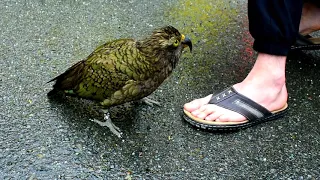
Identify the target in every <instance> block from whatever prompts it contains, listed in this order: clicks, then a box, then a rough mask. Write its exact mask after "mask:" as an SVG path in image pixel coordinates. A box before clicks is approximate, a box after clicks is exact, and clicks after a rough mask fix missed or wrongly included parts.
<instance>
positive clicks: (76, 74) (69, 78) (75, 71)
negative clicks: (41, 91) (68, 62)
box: [48, 60, 85, 93]
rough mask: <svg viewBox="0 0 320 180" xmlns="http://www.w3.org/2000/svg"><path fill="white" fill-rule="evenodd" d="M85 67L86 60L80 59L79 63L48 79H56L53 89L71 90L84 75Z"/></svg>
mask: <svg viewBox="0 0 320 180" xmlns="http://www.w3.org/2000/svg"><path fill="white" fill-rule="evenodd" d="M84 67H85V61H84V60H82V61H79V62H78V63H76V64H74V65H73V66H71V67H70V68H69V69H67V70H66V72H64V73H62V74H60V75H59V76H57V77H55V78H53V79H52V80H50V81H48V83H49V82H52V81H56V83H55V84H54V85H53V90H52V91H54V90H55V91H57V90H60V91H61V90H69V89H73V88H75V87H76V86H77V85H78V83H79V80H80V79H81V77H82V72H83V70H84ZM50 92H51V91H50ZM50 92H49V93H50Z"/></svg>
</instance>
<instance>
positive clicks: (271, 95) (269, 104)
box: [184, 53, 288, 122]
mask: <svg viewBox="0 0 320 180" xmlns="http://www.w3.org/2000/svg"><path fill="white" fill-rule="evenodd" d="M285 61H286V57H284V56H272V55H267V54H262V53H259V55H258V58H257V61H256V63H255V65H254V67H253V69H252V70H251V72H250V73H249V74H248V76H247V78H246V79H245V80H244V81H242V82H241V83H238V84H235V85H234V86H233V87H234V89H235V90H236V91H238V92H239V93H240V94H242V95H244V96H246V97H247V98H249V99H251V100H253V101H255V102H256V103H258V104H260V105H262V106H263V107H265V108H266V109H267V110H269V111H271V112H272V111H275V110H279V109H281V108H283V107H284V106H285V105H286V102H287V96H288V94H287V89H286V86H285V71H284V70H285ZM211 97H212V95H209V96H206V97H204V98H201V99H196V100H194V101H191V102H189V103H186V104H185V105H184V109H185V110H186V111H188V112H190V113H191V114H192V116H194V117H197V118H199V119H203V120H207V121H219V122H242V121H245V120H246V118H245V117H244V116H242V115H240V114H238V113H236V112H234V111H230V110H227V109H225V108H222V107H219V106H217V105H213V104H208V102H209V101H210V99H211Z"/></svg>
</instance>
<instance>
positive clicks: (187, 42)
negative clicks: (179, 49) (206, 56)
mask: <svg viewBox="0 0 320 180" xmlns="http://www.w3.org/2000/svg"><path fill="white" fill-rule="evenodd" d="M181 43H182V44H183V47H184V48H185V47H189V49H190V52H192V42H191V39H190V38H188V37H186V36H184V35H183V34H182V35H181Z"/></svg>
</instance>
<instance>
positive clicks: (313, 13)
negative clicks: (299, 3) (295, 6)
mask: <svg viewBox="0 0 320 180" xmlns="http://www.w3.org/2000/svg"><path fill="white" fill-rule="evenodd" d="M318 30H320V8H319V7H317V6H316V5H314V4H312V3H304V5H303V9H302V16H301V21H300V26H299V32H300V34H302V35H307V34H310V33H312V32H314V31H318Z"/></svg>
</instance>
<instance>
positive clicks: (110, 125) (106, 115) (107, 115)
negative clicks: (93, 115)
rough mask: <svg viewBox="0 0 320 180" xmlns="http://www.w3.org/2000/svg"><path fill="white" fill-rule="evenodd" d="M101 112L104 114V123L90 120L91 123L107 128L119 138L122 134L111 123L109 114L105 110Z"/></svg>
mask: <svg viewBox="0 0 320 180" xmlns="http://www.w3.org/2000/svg"><path fill="white" fill-rule="evenodd" d="M102 111H103V112H104V120H105V121H104V122H102V121H99V120H97V119H92V120H91V121H93V122H95V123H98V124H99V125H100V126H107V127H108V128H109V129H110V131H111V132H112V133H113V134H115V135H116V136H118V137H119V138H121V135H122V132H121V130H120V128H119V127H117V126H116V125H114V124H113V123H112V121H111V118H110V114H109V112H108V111H106V110H102Z"/></svg>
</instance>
